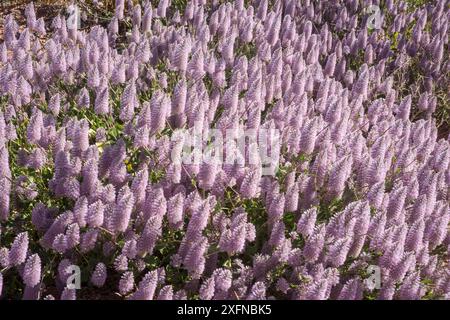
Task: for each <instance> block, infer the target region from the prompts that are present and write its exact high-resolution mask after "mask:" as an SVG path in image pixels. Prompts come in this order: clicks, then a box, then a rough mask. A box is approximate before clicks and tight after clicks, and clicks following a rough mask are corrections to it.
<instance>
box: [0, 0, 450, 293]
mask: <svg viewBox="0 0 450 320" xmlns="http://www.w3.org/2000/svg"><path fill="white" fill-rule="evenodd" d="M152 3H153V5H154V6H152ZM157 3H158V4H157V5H156V6H155V4H154V1H152V2H150V1H143V2H142V3H141V4H136V5H133V1H125V0H116V3H115V12H114V15H113V17H112V18H111V19H110V21H109V22H108V24H107V25H95V26H92V27H90V28H89V29H77V28H76V27H75V26H73V25H72V24H69V23H68V21H67V20H66V18H65V17H63V16H57V17H56V18H54V19H53V21H52V22H51V25H46V24H45V22H44V20H43V18H39V19H38V18H37V17H36V13H35V10H34V6H33V4H32V3H31V4H29V5H28V6H27V8H26V10H25V15H26V26H19V24H18V23H17V22H16V21H15V19H14V17H13V16H12V15H8V16H6V17H4V21H3V26H4V32H3V38H4V39H3V40H4V41H3V42H0V95H1V98H0V107H1V109H0V190H1V192H0V221H1V229H0V294H1V293H2V291H3V296H6V297H23V298H24V299H48V300H50V299H55V298H56V299H64V300H73V299H76V298H77V296H80V295H82V294H84V292H85V291H83V290H84V289H83V288H86V287H88V288H90V290H91V291H96V290H97V291H98V292H105V291H108V290H109V292H110V293H111V296H112V295H113V294H115V293H117V294H119V295H121V296H122V297H123V298H125V299H161V300H164V299H363V298H364V299H421V298H424V299H437V298H444V299H449V298H450V268H449V265H448V259H449V255H450V233H449V222H450V221H449V220H450V211H449V200H450V140H449V138H447V137H442V135H440V134H438V128H437V124H436V121H435V118H434V117H433V116H434V114H435V112H437V111H438V110H437V108H438V107H439V106H440V101H441V100H440V99H446V97H441V96H440V95H441V94H442V92H440V93H438V88H442V84H443V83H444V85H445V83H447V84H448V74H449V72H450V62H449V58H448V24H449V22H448V21H449V18H450V10H449V7H448V3H446V1H445V0H436V1H430V2H427V4H426V5H422V6H415V5H413V4H412V1H405V0H402V1H393V0H387V1H377V0H373V1H370V0H363V1H357V0H331V1H310V0H301V1H298V0H275V1H269V0H255V1H244V0H235V1H225V2H223V1H206V0H189V1H187V4H186V6H185V7H182V6H180V5H179V4H177V1H176V0H160V1H159V2H157ZM370 5H378V6H379V8H380V14H381V17H380V19H381V21H380V24H381V25H380V26H375V27H374V28H373V27H369V22H371V16H370V13H368V12H366V10H365V9H366V8H367V7H368V6H370ZM407 66H409V67H407ZM410 72H416V74H415V75H413V77H420V79H419V80H417V81H416V82H414V85H415V87H413V88H407V89H411V90H410V91H405V88H402V89H400V88H399V86H400V82H401V81H404V79H405V78H407V77H411V75H410V74H409V73H410ZM405 81H406V80H405ZM446 90H448V87H446ZM444 93H445V94H448V91H447V92H444ZM447 101H448V100H447ZM199 123H200V125H201V126H200V127H201V130H202V131H203V132H207V131H208V130H209V129H211V128H215V129H217V128H218V129H220V130H229V129H231V130H238V129H253V130H256V131H258V130H263V129H276V130H278V131H279V132H280V136H281V139H280V150H281V153H280V158H279V163H278V164H277V171H276V175H273V176H271V175H263V174H262V173H261V168H260V166H259V165H257V164H254V163H252V164H246V163H242V162H239V161H236V162H235V163H231V164H230V163H223V164H220V163H219V164H217V163H214V164H211V163H207V162H202V163H199V164H197V163H190V164H183V163H182V162H174V161H172V160H173V156H174V155H175V156H177V155H178V156H179V155H180V153H181V145H180V142H179V141H177V140H176V139H175V140H174V139H171V136H172V135H173V134H174V133H175V132H176V129H181V128H183V129H187V130H190V129H192V128H193V127H194V124H196V125H198V124H199ZM236 132H237V131H236ZM204 143H205V144H207V143H208V142H207V141H205V142H204ZM224 151H225V152H233V147H232V146H227V148H226V150H224ZM241 156H242V157H243V158H245V157H251V156H252V155H251V154H243V155H241ZM72 265H75V266H79V267H80V269H81V272H82V274H83V276H82V283H81V289H79V288H73V287H70V286H67V282H68V279H69V278H70V277H71V275H72V273H70V272H69V270H70V268H69V267H70V266H72ZM371 270H375V271H377V272H373V273H372V271H371ZM378 275H379V279H376V277H377V276H378ZM15 278H19V279H21V281H22V282H23V288H18V287H17V283H18V281H15ZM13 283H14V284H15V287H12V284H13ZM100 288H101V290H100ZM55 292H57V293H55ZM109 297H110V296H105V297H104V298H109Z"/></svg>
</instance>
